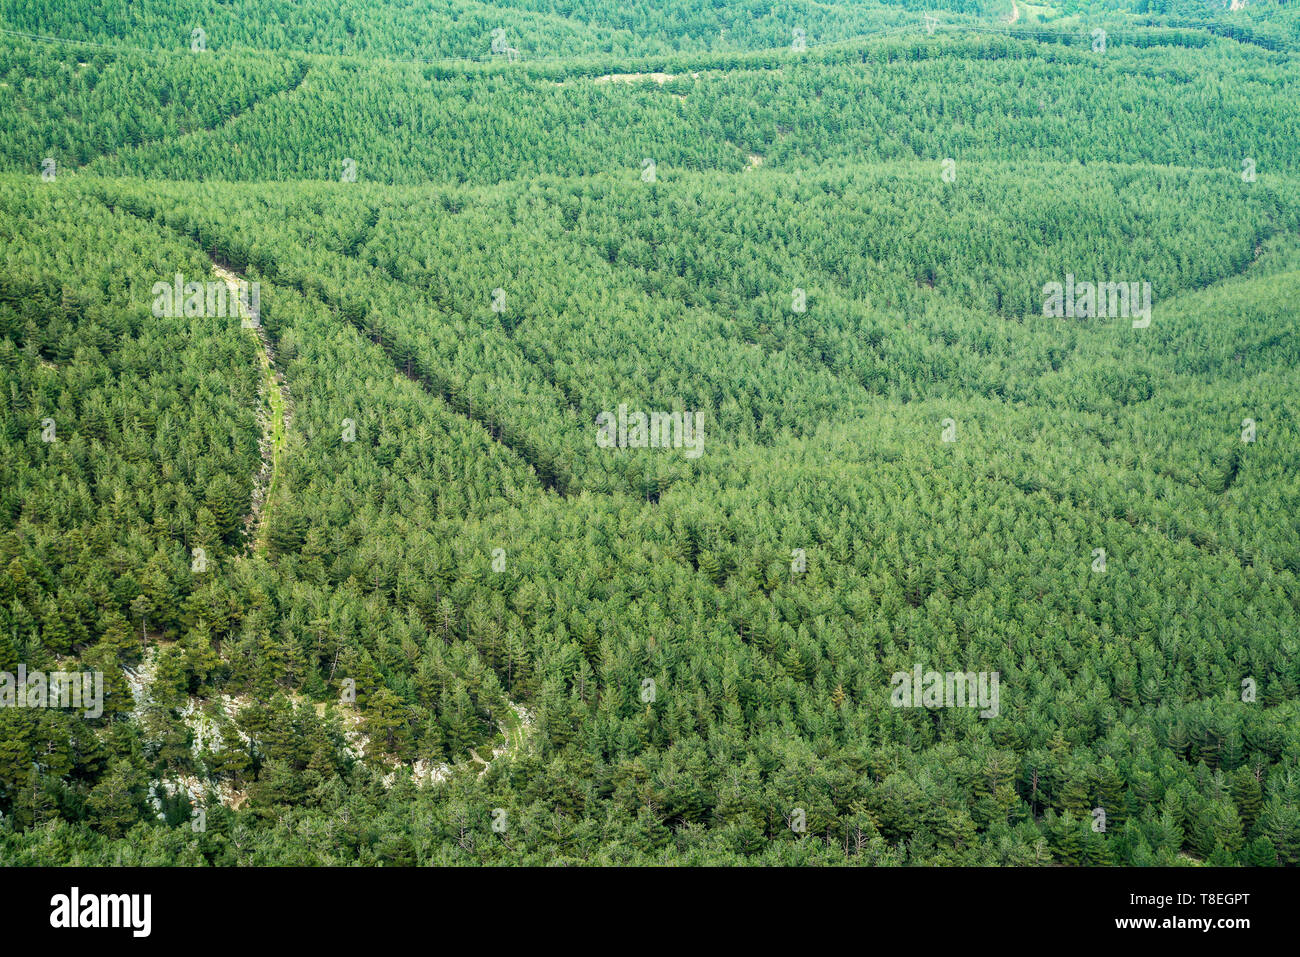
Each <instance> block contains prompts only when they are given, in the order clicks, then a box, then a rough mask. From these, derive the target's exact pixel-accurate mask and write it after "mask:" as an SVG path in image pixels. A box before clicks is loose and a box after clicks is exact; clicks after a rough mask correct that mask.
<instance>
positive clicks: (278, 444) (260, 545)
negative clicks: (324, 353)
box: [212, 263, 290, 552]
mask: <svg viewBox="0 0 1300 957" xmlns="http://www.w3.org/2000/svg"><path fill="white" fill-rule="evenodd" d="M212 271H213V272H215V273H216V274H217V276H218V278H220V279H221V280H222V281H223V282H224V283H225V284H226V288H227V289H228V290H229V291H230V299H232V300H233V301H234V302H235V303H236V304H237V305H236V309H237V310H238V312H239V318H240V323H241V325H242V323H243V320H245V319H249V318H251V315H250V314H249V312H248V310H247V309H246V308H245V306H244V302H243V300H242V299H241V298H240V295H239V284H240V283H241V282H243V280H242V279H240V277H239V276H237V275H235V274H234V273H233V272H231V271H230V270H229V269H227V268H225V267H224V266H220V265H217V264H216V263H213V264H212ZM246 328H247V329H248V330H249V331H250V332H251V333H252V334H253V336H254V337H255V338H256V339H257V345H258V350H257V355H258V359H259V360H260V361H261V363H262V392H263V394H264V395H265V396H266V397H267V403H268V404H269V405H270V413H269V414H268V415H267V417H266V422H265V424H264V433H263V435H264V439H263V449H262V459H263V469H262V471H261V472H260V473H259V474H258V485H255V486H254V488H253V510H252V515H251V518H252V521H253V524H254V525H255V526H256V529H257V531H256V533H255V535H254V538H253V548H254V550H255V551H260V552H265V551H266V546H267V542H268V537H269V529H270V514H271V502H272V499H273V497H274V495H275V490H276V489H277V488H278V487H279V483H280V474H281V471H282V465H283V459H284V448H285V441H286V438H287V437H288V434H289V420H290V412H289V406H288V403H287V402H286V401H285V392H286V391H287V389H286V387H285V385H284V383H283V382H282V381H281V379H280V375H279V373H277V372H276V371H275V360H274V358H273V356H272V354H271V343H270V341H269V340H268V339H267V337H266V331H265V330H264V329H263V328H262V327H261V326H260V325H250V326H247V327H246ZM268 451H269V453H270V462H269V463H268V462H267V461H266V458H267V453H268ZM268 473H269V474H268Z"/></svg>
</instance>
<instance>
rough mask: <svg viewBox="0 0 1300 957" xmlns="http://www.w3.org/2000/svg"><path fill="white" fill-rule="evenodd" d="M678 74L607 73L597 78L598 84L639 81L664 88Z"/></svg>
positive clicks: (697, 77)
mask: <svg viewBox="0 0 1300 957" xmlns="http://www.w3.org/2000/svg"><path fill="white" fill-rule="evenodd" d="M675 76H676V74H673V73H606V74H605V75H604V76H598V77H596V80H595V82H597V83H636V82H637V81H638V80H654V81H655V82H656V83H658V84H659V85H660V86H663V85H664V84H665V83H667V82H668V81H669V80H671V79H674V78H675ZM699 78H700V75H699V74H698V73H692V74H691V79H692V80H698V79H699Z"/></svg>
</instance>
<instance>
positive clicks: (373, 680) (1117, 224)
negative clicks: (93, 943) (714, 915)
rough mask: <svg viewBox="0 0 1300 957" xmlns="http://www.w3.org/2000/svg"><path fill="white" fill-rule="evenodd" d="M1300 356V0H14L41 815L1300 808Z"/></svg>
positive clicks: (266, 840)
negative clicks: (95, 683) (964, 688)
mask: <svg viewBox="0 0 1300 957" xmlns="http://www.w3.org/2000/svg"><path fill="white" fill-rule="evenodd" d="M1230 7H1232V8H1237V9H1232V8H1230ZM1103 287H1109V288H1103ZM250 290H251V291H252V293H251V294H250ZM1053 290H1055V291H1053ZM1094 294H1095V295H1094ZM1054 296H1055V297H1056V298H1055V300H1054V299H1053V297H1054ZM1053 302H1055V306H1054V305H1053ZM1298 366H1300V14H1298V13H1297V10H1296V8H1295V7H1294V6H1291V5H1288V4H1286V3H1278V2H1273V0H1249V2H1247V3H1246V4H1245V5H1244V6H1242V5H1241V4H1239V3H1232V4H1231V5H1229V4H1227V3H1223V4H1220V3H1217V2H1202V0H1062V2H1058V3H1055V4H1050V5H1049V4H1045V3H1024V2H1020V0H1015V2H1014V3H1013V2H1011V0H936V2H933V3H931V2H928V0H927V2H924V3H923V2H920V0H879V2H877V0H840V2H836V3H823V2H813V0H796V2H792V3H783V4H776V5H774V4H772V3H770V2H766V0H764V2H759V0H727V2H720V0H719V2H710V0H663V2H656V3H654V4H644V5H633V4H627V3H622V2H614V0H505V2H497V3H491V4H487V3H479V2H474V0H434V2H432V3H428V2H418V3H417V2H415V0H303V2H294V3H291V2H289V0H259V2H256V3H254V2H252V0H221V2H219V0H169V2H167V3H162V2H159V0H132V2H129V3H126V4H122V3H120V2H113V3H108V2H103V0H51V2H50V3H47V4H41V5H34V4H31V3H29V2H24V0H0V367H2V368H3V375H4V381H3V390H4V399H5V401H4V403H3V407H2V408H0V570H2V573H0V677H2V675H3V674H8V675H13V676H16V675H18V674H19V672H20V669H21V670H22V672H23V673H25V674H28V675H30V674H33V673H40V674H54V673H94V674H97V675H101V676H102V683H103V684H102V702H101V705H102V706H101V707H98V708H91V707H81V708H72V707H58V706H48V707H46V706H31V705H30V704H28V701H27V700H25V698H26V692H27V691H28V690H29V688H30V686H28V687H27V688H25V687H24V686H22V684H21V681H19V683H18V685H17V690H16V691H15V686H14V684H13V682H12V680H10V682H9V684H8V685H5V684H0V864H15V865H37V864H82V865H115V864H117V865H138V864H179V865H208V864H210V865H346V864H355V863H360V864H363V865H381V864H382V865H417V864H421V865H422V864H462V865H475V864H551V863H570V864H807V865H840V864H866V865H1028V866H1045V865H1061V864H1064V865H1088V864H1093V865H1096V864H1102V865H1120V866H1148V865H1158V864H1166V865H1169V864H1178V865H1185V866H1197V865H1221V866H1238V865H1241V866H1268V867H1274V866H1294V865H1296V864H1297V863H1300V519H1298V518H1297V516H1300V424H1298V423H1297V411H1298V405H1300V372H1297V367H1298ZM931 674H937V675H939V676H940V680H939V681H938V685H937V686H935V685H933V684H932V682H931V681H930V678H929V677H928V676H929V675H931ZM954 674H955V675H957V676H958V681H957V690H958V691H959V692H960V690H961V683H962V682H961V679H962V678H963V677H964V678H967V679H974V680H975V684H976V685H977V686H978V687H979V695H978V696H977V697H978V701H977V702H976V701H974V700H972V699H971V697H970V696H968V697H967V700H965V701H963V700H957V701H955V702H954V701H953V700H952V692H953V690H954V680H953V675H954ZM990 682H991V683H992V684H991V687H990ZM6 689H7V690H6ZM990 691H991V692H992V693H991V696H990V695H989V694H988V692H990ZM6 695H7V697H6ZM83 704H84V702H83ZM96 711H98V712H99V713H95V712H96Z"/></svg>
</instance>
